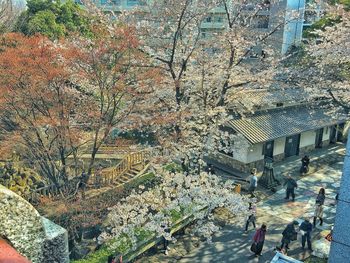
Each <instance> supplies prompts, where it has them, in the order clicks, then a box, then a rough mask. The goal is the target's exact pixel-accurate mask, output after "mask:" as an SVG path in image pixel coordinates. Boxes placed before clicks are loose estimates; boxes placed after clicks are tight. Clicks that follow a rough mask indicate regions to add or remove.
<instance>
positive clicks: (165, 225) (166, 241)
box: [161, 221, 171, 255]
mask: <svg viewBox="0 0 350 263" xmlns="http://www.w3.org/2000/svg"><path fill="white" fill-rule="evenodd" d="M168 225H169V222H167V221H166V222H163V223H162V224H161V227H162V228H163V230H164V233H163V235H162V239H163V249H164V254H165V255H168V253H169V250H170V248H169V237H171V234H170V228H169V226H168Z"/></svg>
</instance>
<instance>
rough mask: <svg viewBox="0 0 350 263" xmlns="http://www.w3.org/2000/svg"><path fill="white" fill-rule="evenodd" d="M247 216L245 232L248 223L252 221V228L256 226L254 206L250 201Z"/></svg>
mask: <svg viewBox="0 0 350 263" xmlns="http://www.w3.org/2000/svg"><path fill="white" fill-rule="evenodd" d="M248 213H249V215H248V218H247V221H246V224H245V232H248V227H249V224H250V223H252V224H253V226H254V229H255V228H256V226H255V221H256V206H255V205H253V204H252V203H249V208H248Z"/></svg>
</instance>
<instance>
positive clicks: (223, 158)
mask: <svg viewBox="0 0 350 263" xmlns="http://www.w3.org/2000/svg"><path fill="white" fill-rule="evenodd" d="M213 159H215V160H216V161H218V162H220V163H222V164H224V165H227V166H229V167H232V168H233V169H237V170H239V171H242V172H245V173H250V171H251V169H252V168H256V169H257V170H258V171H262V170H263V169H264V160H258V161H255V162H251V163H242V162H240V161H237V160H235V159H233V158H232V157H231V156H228V155H226V154H222V153H217V154H216V155H215V156H213Z"/></svg>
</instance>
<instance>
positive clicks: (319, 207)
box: [313, 188, 326, 227]
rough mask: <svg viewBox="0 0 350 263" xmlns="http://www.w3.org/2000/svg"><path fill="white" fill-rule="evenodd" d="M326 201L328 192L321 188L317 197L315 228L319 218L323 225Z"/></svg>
mask: <svg viewBox="0 0 350 263" xmlns="http://www.w3.org/2000/svg"><path fill="white" fill-rule="evenodd" d="M325 199H326V191H325V189H324V188H321V189H320V191H319V192H318V195H317V197H316V207H315V215H314V222H313V223H314V227H315V226H316V220H317V218H319V219H320V226H322V224H323V205H324V201H325Z"/></svg>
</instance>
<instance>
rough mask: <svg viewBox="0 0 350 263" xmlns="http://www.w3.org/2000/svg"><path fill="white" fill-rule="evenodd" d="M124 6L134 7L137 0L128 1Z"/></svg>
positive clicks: (137, 2)
mask: <svg viewBox="0 0 350 263" xmlns="http://www.w3.org/2000/svg"><path fill="white" fill-rule="evenodd" d="M126 4H127V5H128V6H135V5H138V4H139V0H128V1H127V3H126Z"/></svg>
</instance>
